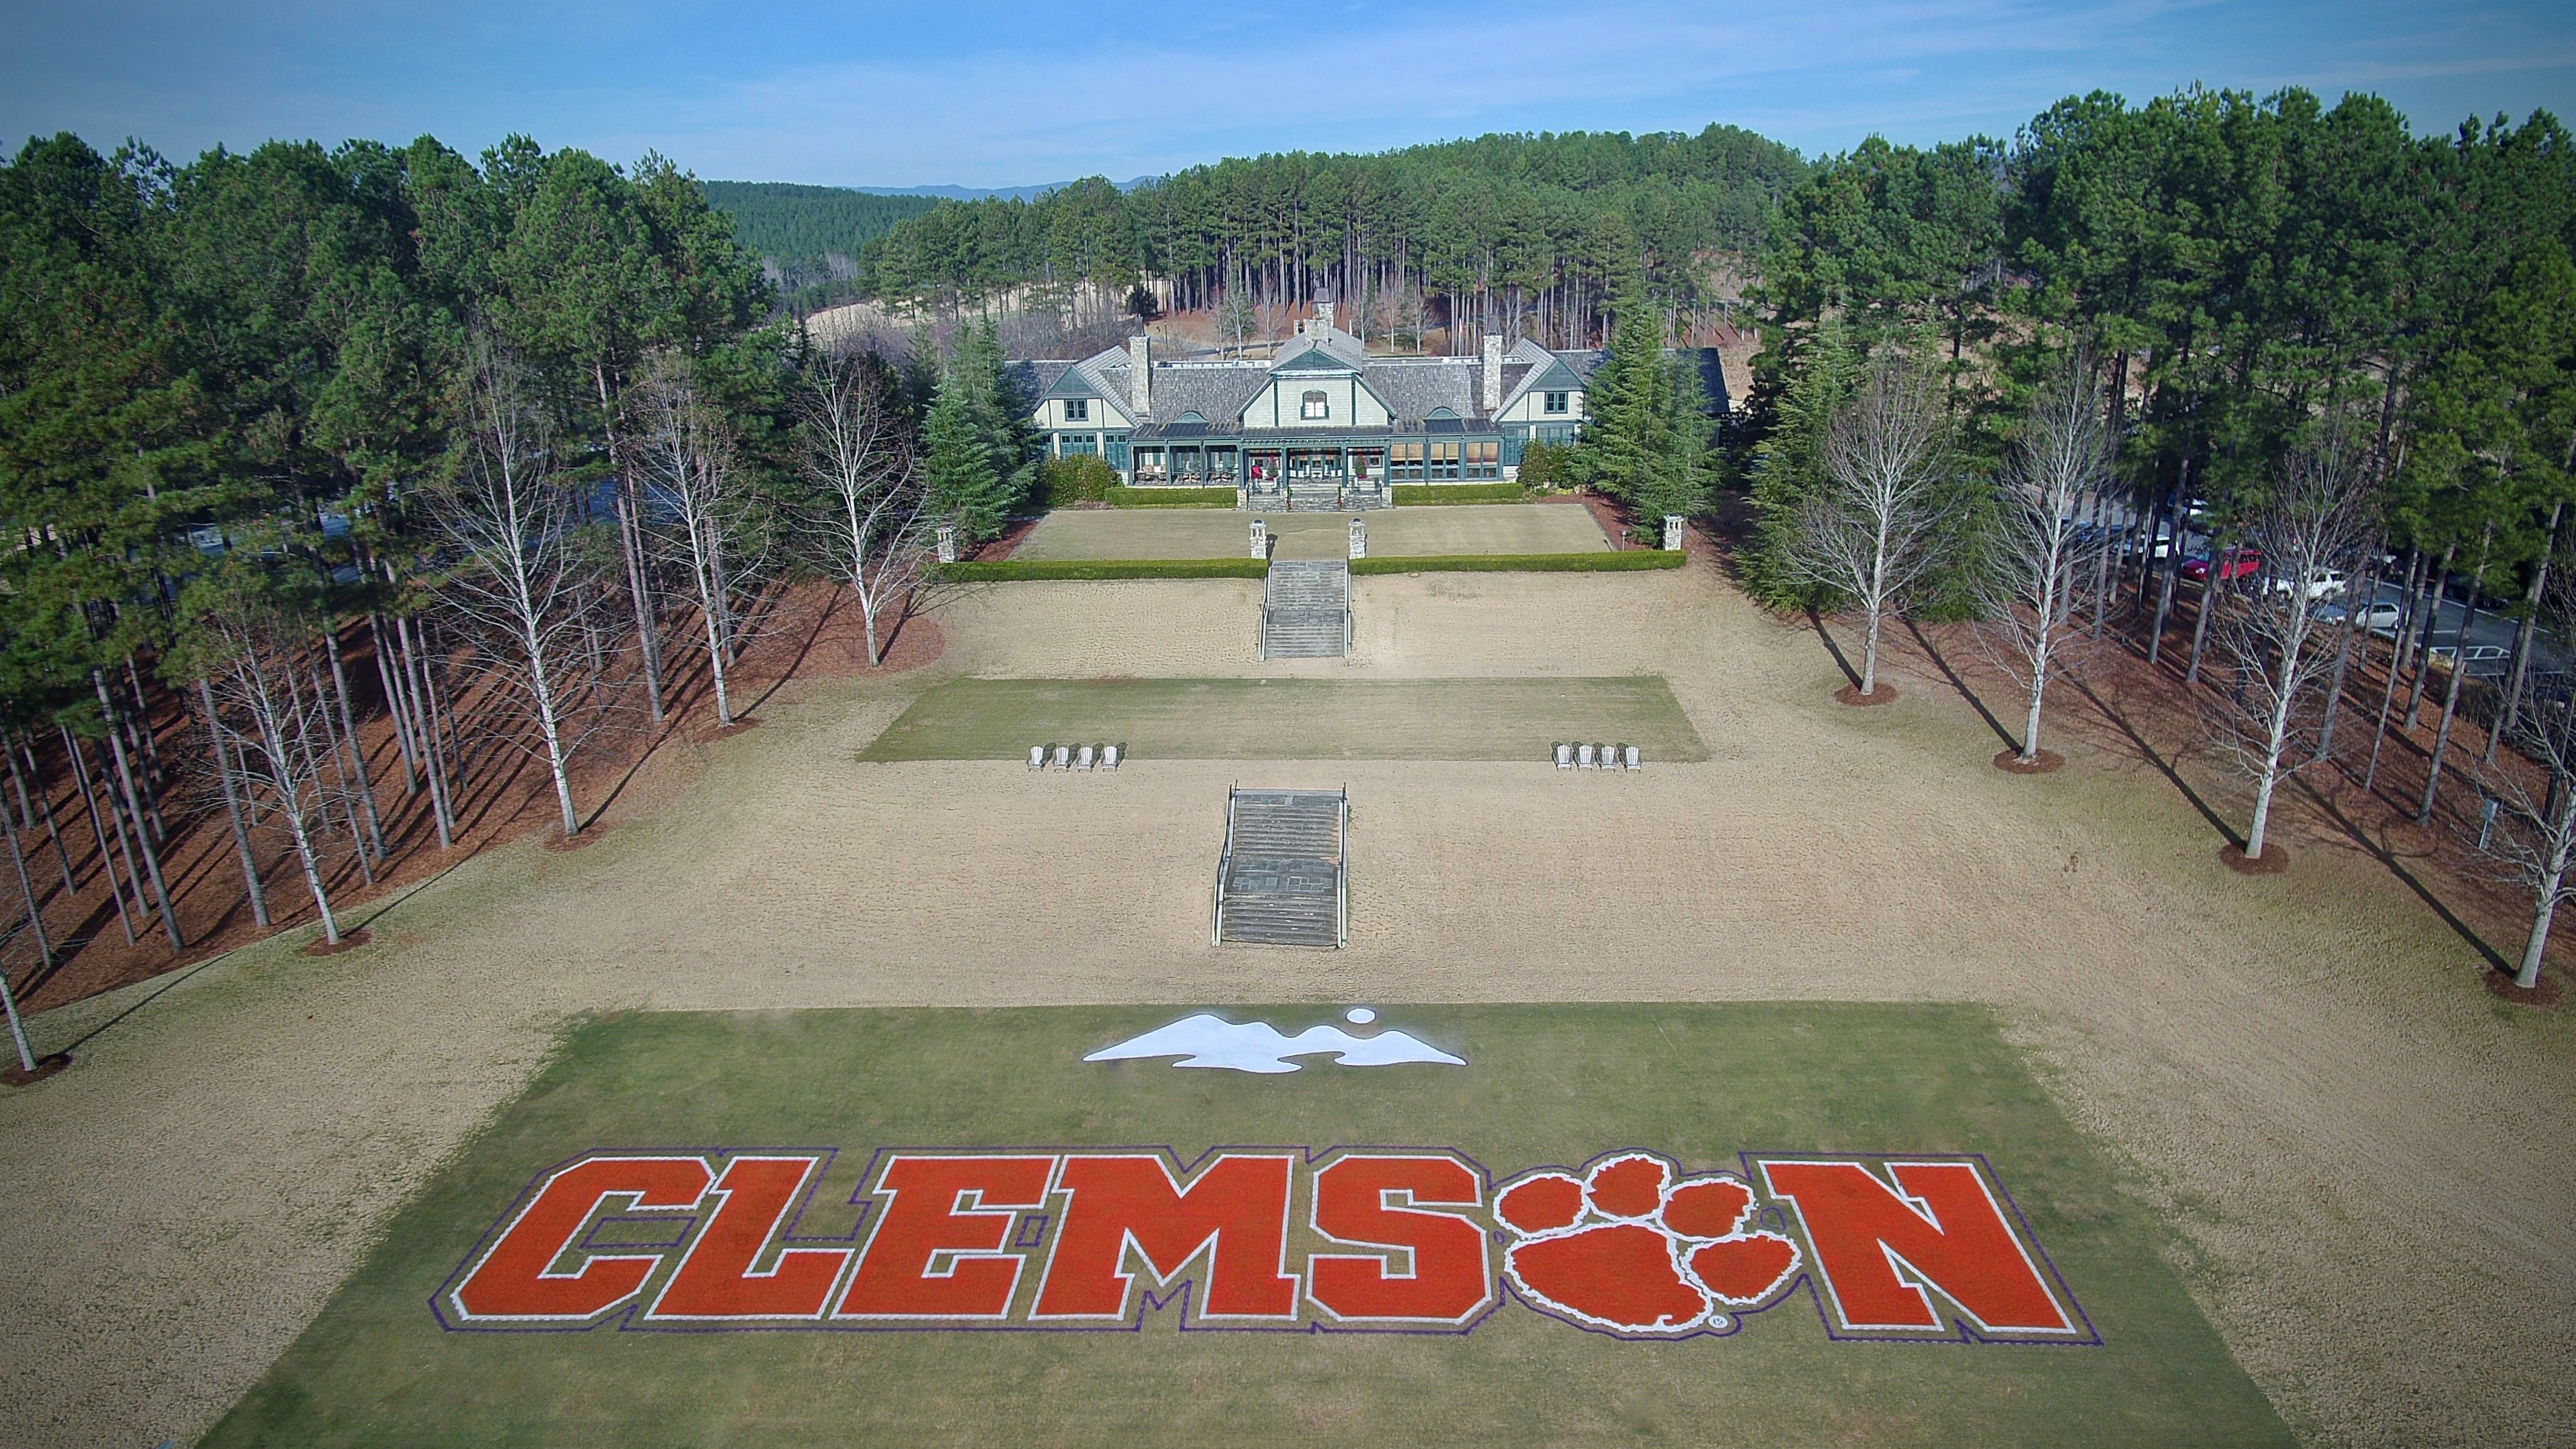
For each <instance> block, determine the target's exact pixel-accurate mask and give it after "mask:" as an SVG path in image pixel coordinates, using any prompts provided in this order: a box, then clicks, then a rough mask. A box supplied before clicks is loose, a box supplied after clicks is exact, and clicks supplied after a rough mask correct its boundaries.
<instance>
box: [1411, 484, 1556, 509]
mask: <svg viewBox="0 0 2576 1449" xmlns="http://www.w3.org/2000/svg"><path fill="white" fill-rule="evenodd" d="M1529 496H1530V491H1529V489H1527V488H1524V487H1522V486H1521V485H1520V484H1518V483H1398V484H1396V485H1395V506H1396V507H1398V508H1402V507H1403V506H1404V505H1406V504H1408V503H1410V504H1413V505H1415V506H1417V507H1419V506H1421V505H1423V504H1430V503H1523V502H1526V501H1528V499H1529Z"/></svg>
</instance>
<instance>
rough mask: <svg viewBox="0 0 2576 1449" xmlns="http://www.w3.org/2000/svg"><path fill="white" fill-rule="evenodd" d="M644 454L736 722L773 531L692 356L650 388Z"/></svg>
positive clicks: (653, 503)
mask: <svg viewBox="0 0 2576 1449" xmlns="http://www.w3.org/2000/svg"><path fill="white" fill-rule="evenodd" d="M643 406H644V436H643V438H642V440H641V442H640V443H639V445H638V448H637V451H638V452H639V453H640V454H641V455H642V457H643V464H644V472H645V475H646V477H647V479H648V480H649V482H650V487H651V491H650V494H649V497H648V500H647V507H649V508H651V509H653V510H654V512H655V514H656V517H655V518H654V519H653V525H654V529H653V531H654V533H655V534H656V536H658V537H659V538H661V539H662V540H663V543H664V546H665V548H666V549H667V551H668V552H669V553H670V554H671V555H672V557H673V558H674V559H675V560H676V561H677V562H678V563H679V564H680V565H681V567H683V568H685V569H686V570H688V574H689V582H690V585H691V587H692V588H693V589H694V590H695V591H696V593H697V596H698V613H699V616H700V617H701V618H702V619H704V620H705V623H706V634H707V661H708V670H709V672H710V674H711V675H712V676H713V679H714V682H715V691H716V723H717V724H718V725H719V726H725V727H729V726H731V725H732V724H733V693H732V675H731V670H732V668H733V663H734V661H735V660H736V659H737V658H739V657H740V656H741V653H742V643H743V633H744V629H745V619H746V611H747V609H748V607H749V605H750V604H751V602H752V601H754V600H756V599H757V598H758V597H759V595H760V591H761V587H762V585H763V584H764V583H765V582H766V581H767V578H768V563H769V548H768V542H769V530H768V527H767V517H766V510H765V509H764V508H763V507H762V503H761V499H760V496H759V493H758V490H756V489H755V488H753V487H752V485H751V480H750V478H749V477H748V476H747V475H746V474H745V473H744V472H743V470H742V469H741V467H740V465H739V460H738V459H737V458H736V457H735V456H734V447H733V439H732V437H731V436H730V435H729V432H728V430H727V428H726V425H725V422H724V418H723V415H722V413H721V412H719V411H718V410H717V409H715V408H712V407H710V406H708V405H707V403H706V402H705V400H704V399H702V398H701V397H700V396H699V395H698V388H697V383H696V381H695V380H694V379H693V378H691V377H690V375H689V372H688V365H687V363H686V362H684V361H683V360H681V359H679V358H676V357H670V356H665V357H663V358H661V359H659V360H658V361H657V362H656V364H655V366H654V369H653V374H652V376H651V378H650V379H648V380H647V381H646V383H645V386H644V399H643Z"/></svg>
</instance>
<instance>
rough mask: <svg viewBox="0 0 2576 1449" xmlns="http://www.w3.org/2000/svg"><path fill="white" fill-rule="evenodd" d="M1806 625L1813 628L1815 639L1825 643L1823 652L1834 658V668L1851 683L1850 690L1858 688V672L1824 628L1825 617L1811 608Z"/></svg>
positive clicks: (1808, 611) (1831, 632) (1830, 632)
mask: <svg viewBox="0 0 2576 1449" xmlns="http://www.w3.org/2000/svg"><path fill="white" fill-rule="evenodd" d="M1807 623H1808V624H1810V625H1811V626H1813V627H1814V629H1815V631H1816V637H1817V638H1819V639H1822V640H1823V641H1825V652H1826V653H1827V654H1830V655H1832V656H1834V667H1835V668H1837V669H1840V670H1841V671H1842V672H1843V678H1845V679H1848V680H1850V681H1851V687H1852V688H1854V689H1858V688H1860V671H1859V670H1857V669H1854V668H1852V663H1851V661H1850V660H1849V659H1846V658H1844V657H1843V646H1841V645H1840V644H1837V643H1835V642H1834V636H1833V631H1831V630H1829V629H1827V628H1826V627H1825V616H1824V615H1822V614H1819V613H1817V612H1816V611H1815V610H1814V609H1812V608H1811V609H1809V610H1807Z"/></svg>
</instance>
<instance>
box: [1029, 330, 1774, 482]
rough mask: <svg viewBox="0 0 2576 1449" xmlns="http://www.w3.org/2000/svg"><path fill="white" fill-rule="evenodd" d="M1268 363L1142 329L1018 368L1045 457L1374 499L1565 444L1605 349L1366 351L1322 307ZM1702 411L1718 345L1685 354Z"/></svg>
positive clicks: (1720, 402) (1514, 470)
mask: <svg viewBox="0 0 2576 1449" xmlns="http://www.w3.org/2000/svg"><path fill="white" fill-rule="evenodd" d="M1317 314H1318V315H1317V316H1316V317H1315V318H1314V320H1312V321H1309V322H1300V323H1299V324H1298V328H1297V335H1296V336H1294V337H1292V338H1290V339H1288V340H1287V341H1285V342H1283V343H1281V344H1280V345H1279V347H1278V350H1277V355H1276V357H1275V359H1274V360H1271V361H1267V362H1263V361H1223V362H1203V361H1161V360H1157V359H1156V358H1155V357H1154V356H1153V354H1152V345H1153V344H1152V342H1151V340H1150V339H1148V338H1144V337H1132V338H1129V339H1128V342H1127V345H1126V346H1124V347H1112V348H1110V349H1109V350H1107V351H1105V352H1101V353H1098V354H1096V355H1094V356H1091V357H1086V358H1084V359H1082V360H1081V361H1079V362H1066V361H1061V360H1052V361H1031V362H1022V363H1018V364H1015V366H1016V367H1017V368H1018V369H1019V371H1020V376H1021V382H1022V384H1023V385H1024V386H1025V387H1027V388H1028V389H1029V394H1028V395H1029V396H1032V397H1034V398H1036V399H1037V400H1038V402H1037V408H1036V411H1035V413H1034V414H1033V418H1034V421H1035V423H1036V425H1037V428H1038V431H1039V432H1040V433H1041V434H1042V435H1043V436H1044V437H1045V438H1046V446H1047V452H1048V454H1049V455H1050V456H1054V457H1068V456H1073V455H1078V454H1085V453H1088V454H1096V455H1098V456H1100V457H1102V458H1104V459H1106V460H1107V461H1108V463H1109V465H1110V466H1111V467H1113V468H1116V469H1117V470H1118V471H1119V473H1120V474H1121V475H1122V476H1124V477H1125V479H1126V480H1127V482H1128V483H1130V484H1132V485H1136V486H1140V487H1154V486H1196V487H1231V488H1236V489H1239V490H1241V491H1242V493H1243V495H1244V497H1245V499H1246V501H1249V502H1252V503H1254V504H1257V505H1268V506H1278V505H1286V506H1293V507H1321V508H1369V507H1379V506H1384V505H1385V504H1388V503H1391V502H1393V501H1394V494H1393V492H1392V491H1391V490H1392V487H1393V485H1395V484H1399V483H1466V482H1480V481H1494V482H1500V481H1504V480H1508V479H1510V478H1513V477H1515V476H1516V475H1517V474H1518V472H1519V469H1520V461H1521V452H1522V450H1523V449H1524V448H1526V447H1528V446H1529V445H1530V444H1531V443H1533V442H1545V443H1570V442H1572V441H1573V440H1574V435H1575V430H1576V429H1577V428H1578V427H1580V426H1581V425H1582V422H1583V418H1584V410H1583V397H1584V392H1585V389H1586V386H1587V384H1588V381H1589V379H1590V378H1591V376H1592V374H1593V373H1594V372H1595V371H1596V370H1598V369H1599V368H1600V366H1601V365H1602V362H1603V361H1604V359H1605V358H1606V357H1607V354H1606V353H1603V352H1601V351H1598V350H1586V351H1574V352H1554V351H1550V350H1549V349H1547V348H1544V347H1541V346H1540V345H1538V344H1537V343H1536V342H1532V341H1530V340H1528V339H1526V338H1524V339H1522V340H1520V341H1518V342H1516V343H1514V344H1512V345H1511V346H1510V347H1509V348H1506V347H1505V346H1504V345H1503V342H1502V339H1500V338H1495V337H1489V338H1487V339H1486V340H1485V349H1484V354H1483V356H1481V357H1371V356H1369V355H1368V352H1367V350H1366V348H1365V347H1364V346H1363V345H1362V343H1361V342H1360V340H1359V339H1358V338H1356V337H1354V336H1352V335H1351V334H1350V333H1348V332H1344V331H1342V330H1341V329H1340V328H1338V327H1335V326H1334V325H1333V307H1332V304H1331V303H1329V302H1327V303H1323V304H1321V305H1320V306H1319V307H1318V308H1317ZM1689 354H1690V356H1691V358H1692V360H1693V361H1694V362H1695V364H1696V365H1697V366H1698V368H1699V371H1700V376H1701V382H1702V386H1703V388H1704V389H1705V390H1706V392H1707V394H1708V398H1709V410H1710V412H1711V413H1712V414H1713V415H1717V416H1723V415H1724V414H1725V413H1726V411H1727V408H1728V403H1729V398H1728V393H1727V387H1726V379H1725V375H1724V372H1723V370H1722V369H1721V368H1720V366H1719V364H1718V358H1717V351H1716V349H1714V348H1693V349H1689Z"/></svg>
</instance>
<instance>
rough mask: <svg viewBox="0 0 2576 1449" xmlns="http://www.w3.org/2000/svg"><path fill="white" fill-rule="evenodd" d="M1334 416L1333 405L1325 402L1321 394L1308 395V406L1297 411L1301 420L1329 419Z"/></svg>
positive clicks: (1311, 393)
mask: <svg viewBox="0 0 2576 1449" xmlns="http://www.w3.org/2000/svg"><path fill="white" fill-rule="evenodd" d="M1332 415H1333V405H1332V404H1331V403H1329V402H1327V401H1325V399H1324V395H1323V394H1322V393H1320V392H1310V393H1308V394H1306V405H1305V406H1304V407H1302V408H1300V409H1298V410H1297V416H1299V417H1301V418H1329V417H1331V416H1332Z"/></svg>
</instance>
